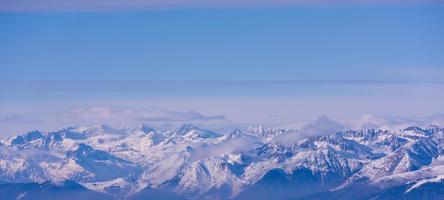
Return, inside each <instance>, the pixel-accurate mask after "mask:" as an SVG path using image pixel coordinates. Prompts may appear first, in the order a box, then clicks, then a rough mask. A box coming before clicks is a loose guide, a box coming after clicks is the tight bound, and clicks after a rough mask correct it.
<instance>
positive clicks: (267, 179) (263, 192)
mask: <svg viewBox="0 0 444 200" xmlns="http://www.w3.org/2000/svg"><path fill="white" fill-rule="evenodd" d="M299 134H301V132H300V131H299V130H296V129H279V128H265V127H262V126H259V127H250V128H246V129H242V130H240V129H235V130H233V131H232V132H227V133H221V132H216V131H211V130H205V129H202V128H199V127H197V126H194V125H192V124H184V125H182V126H181V127H178V128H176V129H168V130H157V129H154V128H151V127H149V126H146V125H141V126H138V127H120V128H114V127H110V126H107V125H95V126H84V127H69V128H65V129H63V130H59V131H56V132H42V131H31V132H28V133H26V134H24V135H20V136H13V137H10V138H5V139H3V140H1V141H0V196H1V197H2V198H1V199H45V200H46V199H78V198H82V199H84V200H88V199H94V200H99V199H129V200H138V199H174V200H176V199H190V200H192V199H236V200H241V199H247V200H249V199H255V200H260V199H295V200H296V199H443V198H444V129H443V128H441V127H439V126H435V125H430V126H428V127H422V128H420V127H416V126H411V127H408V128H405V129H397V130H378V129H359V130H343V131H338V132H336V133H326V134H316V135H312V136H306V135H304V137H303V138H301V137H298V135H299Z"/></svg>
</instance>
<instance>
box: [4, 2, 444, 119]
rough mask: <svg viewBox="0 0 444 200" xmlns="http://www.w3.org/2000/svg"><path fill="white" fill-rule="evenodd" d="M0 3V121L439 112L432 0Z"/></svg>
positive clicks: (443, 32)
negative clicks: (86, 6) (160, 113)
mask: <svg viewBox="0 0 444 200" xmlns="http://www.w3.org/2000/svg"><path fill="white" fill-rule="evenodd" d="M5 2H6V1H5ZM48 2H49V1H48ZM344 2H345V1H344ZM437 2H438V1H437ZM0 5H4V8H5V9H0V10H2V12H0V30H1V31H0V44H1V45H0V83H1V86H0V108H1V110H0V111H1V113H0V114H1V115H3V116H8V115H12V114H15V115H16V114H20V115H24V116H26V115H28V114H29V113H42V112H59V111H60V110H66V109H70V108H73V107H85V106H97V105H107V106H128V107H136V108H137V107H151V106H156V107H157V106H159V107H163V108H171V109H177V110H196V111H199V112H202V113H208V114H213V115H219V114H223V115H226V116H228V117H229V118H230V119H233V118H234V119H235V120H238V121H244V122H252V121H267V120H268V118H269V117H270V116H275V115H276V116H281V117H278V119H277V120H284V121H292V120H301V119H307V118H312V117H314V116H317V115H322V114H327V115H329V116H338V117H344V116H346V114H344V113H348V114H347V116H348V115H357V114H363V113H368V112H372V113H373V114H381V115H408V116H426V115H432V114H434V113H439V112H444V110H443V109H444V105H443V103H442V101H441V100H439V99H442V98H443V97H444V95H443V94H441V93H442V91H444V83H443V81H444V79H443V77H442V74H443V73H444V21H443V20H442V19H444V6H443V5H442V4H438V3H437V4H421V3H420V4H412V5H408V4H400V5H392V4H386V5H384V4H383V5H354V4H350V5H346V4H340V5H287V6H279V5H273V6H259V7H254V6H242V7H226V6H225V7H224V6H221V7H218V6H214V7H198V6H196V7H193V5H189V6H188V7H186V8H172V9H165V8H163V7H162V8H150V9H139V10H138V9H121V10H119V9H116V8H114V9H111V10H109V9H102V10H101V9H97V10H93V11H90V10H86V11H85V10H81V9H80V11H79V10H77V11H64V10H63V9H61V10H57V9H56V10H43V11H42V10H38V9H35V8H27V9H28V11H26V12H16V11H15V10H14V9H10V10H8V9H9V7H8V6H9V4H7V3H3V4H1V3H0ZM51 8H53V7H51ZM33 9H34V10H33ZM29 10H30V11H29ZM227 102H228V103H227ZM230 102H231V103H230ZM252 102H253V103H252ZM283 102H284V103H283ZM240 108H245V109H246V110H248V111H245V112H247V113H251V114H245V113H244V112H242V113H241V112H240V111H239V109H240ZM261 110H263V111H262V112H261Z"/></svg>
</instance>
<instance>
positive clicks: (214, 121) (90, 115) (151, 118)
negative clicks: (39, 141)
mask: <svg viewBox="0 0 444 200" xmlns="http://www.w3.org/2000/svg"><path fill="white" fill-rule="evenodd" d="M57 119H58V121H59V122H60V123H62V124H71V125H73V126H79V125H93V124H107V125H111V126H125V125H129V126H137V125H140V124H147V125H152V126H154V127H156V128H168V127H173V126H178V125H181V124H184V123H193V124H196V125H198V126H199V125H200V126H203V127H209V126H213V127H215V128H219V127H222V126H225V125H228V124H230V123H231V122H230V121H229V120H228V119H227V118H226V117H224V116H222V115H216V116H206V115H203V114H200V113H197V112H194V111H186V112H182V111H172V110H166V109H161V108H141V109H136V108H129V107H109V106H95V107H84V108H74V109H71V110H68V111H62V112H58V114H57Z"/></svg>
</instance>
